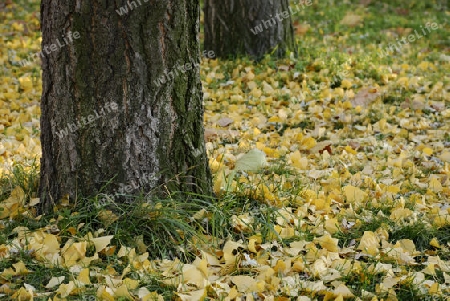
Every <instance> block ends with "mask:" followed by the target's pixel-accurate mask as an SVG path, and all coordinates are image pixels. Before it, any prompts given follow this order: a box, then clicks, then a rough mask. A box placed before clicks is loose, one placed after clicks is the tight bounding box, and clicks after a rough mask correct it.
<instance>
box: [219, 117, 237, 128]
mask: <svg viewBox="0 0 450 301" xmlns="http://www.w3.org/2000/svg"><path fill="white" fill-rule="evenodd" d="M233 122H234V120H233V119H231V118H228V117H224V118H220V119H219V120H217V124H218V125H219V126H221V127H226V126H229V125H230V124H232V123H233Z"/></svg>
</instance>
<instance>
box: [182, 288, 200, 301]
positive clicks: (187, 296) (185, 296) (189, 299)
mask: <svg viewBox="0 0 450 301" xmlns="http://www.w3.org/2000/svg"><path fill="white" fill-rule="evenodd" d="M177 295H178V297H180V300H181V301H201V300H204V299H205V298H206V295H207V292H206V290H205V289H200V290H197V291H191V292H185V293H177Z"/></svg>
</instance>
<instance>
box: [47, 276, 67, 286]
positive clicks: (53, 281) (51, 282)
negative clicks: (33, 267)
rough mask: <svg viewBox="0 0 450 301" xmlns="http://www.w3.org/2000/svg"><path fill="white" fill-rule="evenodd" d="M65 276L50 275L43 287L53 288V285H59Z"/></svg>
mask: <svg viewBox="0 0 450 301" xmlns="http://www.w3.org/2000/svg"><path fill="white" fill-rule="evenodd" d="M65 278H66V276H60V277H52V278H51V279H50V280H49V282H48V283H47V285H46V286H45V288H54V287H55V286H57V285H60V284H61V283H62V282H63V281H64V279H65Z"/></svg>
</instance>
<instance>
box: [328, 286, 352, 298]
mask: <svg viewBox="0 0 450 301" xmlns="http://www.w3.org/2000/svg"><path fill="white" fill-rule="evenodd" d="M333 293H334V295H335V296H339V295H341V296H342V297H345V298H353V297H355V295H353V293H352V292H351V291H350V290H349V288H348V287H347V286H345V284H342V283H341V284H340V285H339V286H338V287H337V288H335V289H334V291H333Z"/></svg>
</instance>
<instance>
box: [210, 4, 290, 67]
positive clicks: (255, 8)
mask: <svg viewBox="0 0 450 301" xmlns="http://www.w3.org/2000/svg"><path fill="white" fill-rule="evenodd" d="M204 13H205V45H204V48H205V50H212V51H214V52H215V54H216V55H217V56H218V57H225V58H226V57H235V56H237V55H249V56H250V57H252V58H253V59H260V58H262V57H263V56H264V55H265V54H266V53H268V52H271V51H273V50H275V49H276V54H277V56H279V57H281V56H284V55H285V54H286V51H287V50H290V51H292V52H294V53H296V48H295V41H294V29H293V26H292V21H291V11H290V8H289V0H258V1H255V0H205V6H204Z"/></svg>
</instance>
